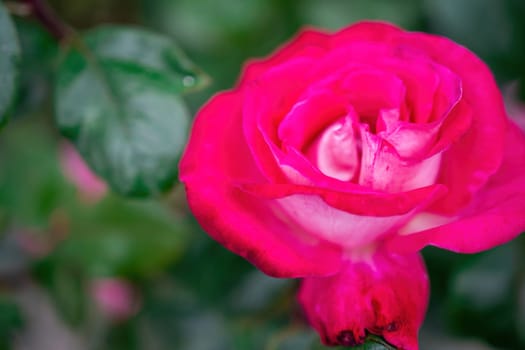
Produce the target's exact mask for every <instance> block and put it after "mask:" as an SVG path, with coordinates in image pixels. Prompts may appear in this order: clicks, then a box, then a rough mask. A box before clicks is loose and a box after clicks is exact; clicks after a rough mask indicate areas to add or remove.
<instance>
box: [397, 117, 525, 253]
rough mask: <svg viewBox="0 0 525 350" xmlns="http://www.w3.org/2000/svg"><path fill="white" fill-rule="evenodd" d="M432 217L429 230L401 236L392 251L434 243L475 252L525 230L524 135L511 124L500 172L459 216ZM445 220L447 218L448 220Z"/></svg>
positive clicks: (459, 250) (460, 250)
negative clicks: (434, 218)
mask: <svg viewBox="0 0 525 350" xmlns="http://www.w3.org/2000/svg"><path fill="white" fill-rule="evenodd" d="M444 221H445V220H444V219H443V218H441V219H440V220H437V221H435V220H433V221H432V222H430V223H429V224H428V225H432V224H434V226H436V227H433V228H432V227H429V229H428V230H426V231H422V232H416V233H412V234H407V233H408V232H405V234H406V235H404V236H398V237H396V238H394V239H393V240H392V241H391V242H389V243H388V245H389V247H390V248H389V249H391V250H392V251H401V252H405V251H417V250H420V249H422V248H423V247H424V246H426V245H433V246H437V247H441V248H445V249H449V250H452V251H455V252H461V253H476V252H480V251H483V250H485V249H489V248H492V247H494V246H497V245H500V244H503V243H505V242H507V241H509V240H511V239H513V238H514V237H516V236H517V235H519V234H520V233H521V232H523V231H525V135H524V134H523V132H522V131H521V130H519V128H518V127H517V126H516V125H514V124H512V123H511V124H510V125H509V127H508V131H507V135H506V146H505V157H504V159H503V163H502V165H501V167H500V168H499V170H498V172H497V173H496V174H494V175H493V176H491V177H490V179H489V181H488V182H487V184H486V185H485V187H484V188H483V189H482V190H481V191H480V192H479V193H478V194H477V196H476V197H475V198H474V200H473V201H472V202H471V203H470V204H469V206H467V207H466V208H465V209H464V210H463V211H462V212H460V213H459V215H457V217H456V218H451V219H450V220H448V221H452V222H451V223H448V224H445V225H442V224H443V223H444ZM445 222H446V221H445Z"/></svg>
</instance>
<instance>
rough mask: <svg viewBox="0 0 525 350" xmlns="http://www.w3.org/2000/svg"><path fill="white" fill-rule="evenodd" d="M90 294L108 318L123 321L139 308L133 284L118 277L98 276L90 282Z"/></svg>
mask: <svg viewBox="0 0 525 350" xmlns="http://www.w3.org/2000/svg"><path fill="white" fill-rule="evenodd" d="M91 295H92V298H93V300H94V301H95V303H96V305H97V307H98V309H99V310H100V311H101V312H102V313H103V314H104V315H105V316H106V317H108V318H110V319H112V320H115V321H123V320H126V319H128V318H130V317H132V316H133V315H134V314H135V313H136V312H137V311H138V309H139V300H138V296H137V293H136V291H135V290H134V289H133V286H132V285H131V284H130V283H129V282H128V281H126V280H123V279H119V278H100V279H95V280H93V281H92V282H91Z"/></svg>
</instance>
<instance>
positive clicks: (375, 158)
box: [180, 22, 525, 350]
mask: <svg viewBox="0 0 525 350" xmlns="http://www.w3.org/2000/svg"><path fill="white" fill-rule="evenodd" d="M180 177H181V180H182V181H183V182H184V183H185V185H186V190H187V197H188V202H189V205H190V207H191V209H192V211H193V212H194V214H195V216H196V217H197V220H198V221H199V222H200V224H201V225H202V227H203V228H204V229H205V230H206V231H207V232H208V233H209V234H210V235H211V236H212V237H213V238H215V239H216V240H217V241H219V242H220V243H222V244H223V245H224V246H226V247H227V248H228V249H230V250H232V251H233V252H235V253H237V254H240V255H242V256H243V257H245V258H246V259H248V260H249V261H251V262H252V263H253V264H255V265H256V266H257V267H259V268H260V269H261V270H262V271H264V272H265V273H267V274H269V275H271V276H276V277H303V278H304V280H303V283H302V286H301V289H300V291H299V301H300V303H301V305H302V307H303V309H304V311H305V314H306V316H307V318H308V320H309V321H310V323H311V324H312V325H313V327H315V328H316V329H317V331H318V332H319V333H320V335H321V338H322V340H323V342H324V343H325V344H329V345H336V344H341V345H350V346H351V345H356V344H359V343H361V342H362V341H363V340H364V337H365V334H366V333H367V332H370V333H374V334H378V335H381V336H383V337H384V338H385V339H386V340H388V341H389V342H391V343H392V344H394V345H396V346H397V347H399V348H401V349H408V350H413V349H417V348H418V345H417V332H418V329H419V326H420V324H421V322H422V320H423V317H424V314H425V309H426V304H427V298H428V280H427V275H426V272H425V267H424V264H423V262H422V259H421V258H420V256H419V253H418V252H419V250H421V249H422V248H423V247H425V246H426V245H434V246H438V247H442V248H445V249H449V250H452V251H455V252H463V253H473V252H479V251H482V250H485V249H488V248H491V247H493V246H495V245H498V244H502V243H504V242H506V241H508V240H510V239H512V238H513V237H515V236H517V235H518V234H519V233H520V232H521V231H523V230H525V137H524V135H523V133H522V131H521V130H519V129H518V128H517V127H516V126H515V125H514V124H513V123H512V122H510V121H509V120H508V119H507V117H506V115H505V110H504V106H503V102H502V97H501V94H500V92H499V90H498V87H497V86H496V83H495V81H494V78H493V76H492V74H491V72H490V71H489V69H488V68H487V66H486V65H485V64H484V63H483V62H482V61H481V60H480V59H479V58H477V57H476V56H475V55H474V54H473V53H471V52H470V51H468V50H467V49H466V48H464V47H462V46H459V45H457V44H455V43H453V42H452V41H450V40H448V39H446V38H442V37H439V36H435V35H430V34H424V33H409V32H405V31H403V30H401V29H399V28H397V27H395V26H393V25H390V24H386V23H375V22H363V23H358V24H355V25H352V26H350V27H348V28H345V29H343V30H341V31H339V32H336V33H333V34H330V33H323V32H320V31H317V30H312V29H307V30H305V31H303V32H301V33H300V34H299V35H298V36H297V37H296V38H295V39H293V40H292V41H291V42H290V43H289V44H287V45H285V46H284V47H282V48H281V49H279V50H278V51H277V52H276V53H274V54H273V55H271V56H270V57H268V58H266V59H262V60H256V61H252V62H250V63H249V64H248V65H247V66H246V68H245V70H244V72H243V74H242V77H241V79H240V81H239V83H238V84H237V86H236V87H235V89H233V90H231V91H227V92H223V93H220V94H218V95H216V96H215V97H213V98H212V99H211V101H209V102H208V104H207V105H206V106H204V108H203V109H202V110H201V111H200V112H199V114H198V115H197V118H196V120H195V123H194V126H193V129H192V132H191V136H190V141H189V144H188V146H187V149H186V151H185V154H184V157H183V159H182V161H181V164H180Z"/></svg>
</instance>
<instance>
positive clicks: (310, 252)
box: [180, 92, 341, 277]
mask: <svg viewBox="0 0 525 350" xmlns="http://www.w3.org/2000/svg"><path fill="white" fill-rule="evenodd" d="M241 116H242V114H241V97H240V95H239V93H236V92H226V93H221V94H218V95H216V96H215V97H214V98H212V99H211V100H210V102H209V103H208V104H207V105H206V106H204V107H203V109H202V110H201V111H200V112H199V113H198V115H197V118H196V120H195V122H194V126H193V131H192V134H191V136H190V140H189V143H188V145H187V148H186V151H185V153H184V155H183V158H182V160H181V163H180V179H181V181H182V182H184V184H185V185H186V191H187V198H188V203H189V205H190V207H191V209H192V211H193V213H194V214H195V217H196V219H197V221H198V222H199V223H200V224H201V225H202V227H203V229H204V230H205V231H206V232H207V233H208V234H209V235H210V236H211V237H213V238H214V239H216V240H217V241H219V242H220V243H221V244H223V245H224V246H225V247H227V248H228V249H230V250H232V251H233V252H235V253H237V254H239V255H241V256H243V257H244V258H246V259H247V260H249V261H250V262H252V263H253V264H255V265H256V266H257V267H258V268H260V269H261V270H262V271H263V272H265V273H267V274H268V275H271V276H275V277H300V276H310V275H327V274H333V273H335V272H337V271H338V269H339V267H340V264H341V249H340V248H339V247H336V246H335V245H333V244H329V243H327V242H324V241H321V240H319V239H313V238H312V237H301V236H300V235H295V234H294V232H293V230H291V228H290V226H289V223H287V222H286V221H285V220H282V219H281V218H280V217H279V213H275V212H274V211H272V209H271V208H270V206H268V205H267V203H265V200H264V199H260V198H254V197H253V196H252V195H250V194H248V193H246V192H245V191H241V190H239V189H238V188H237V187H235V186H233V183H232V178H235V179H241V180H242V179H250V181H263V179H264V177H263V175H262V174H261V173H260V171H259V170H258V168H257V166H256V164H255V163H254V161H253V159H252V157H251V154H250V152H249V149H248V147H247V145H246V143H245V142H246V141H245V139H244V138H243V133H242V129H241V127H242V126H241ZM231 135H235V136H236V137H231ZM224 150H235V153H234V154H233V155H232V153H231V152H224ZM317 261H323V264H318V263H317Z"/></svg>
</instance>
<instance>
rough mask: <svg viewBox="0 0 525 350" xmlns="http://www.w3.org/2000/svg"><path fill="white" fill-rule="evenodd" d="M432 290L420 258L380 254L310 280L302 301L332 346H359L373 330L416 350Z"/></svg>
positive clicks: (407, 349)
mask: <svg viewBox="0 0 525 350" xmlns="http://www.w3.org/2000/svg"><path fill="white" fill-rule="evenodd" d="M428 293H429V286H428V278H427V274H426V271H425V267H424V264H423V260H422V259H421V257H420V256H419V255H418V254H411V255H394V254H393V255H386V254H384V253H380V252H379V253H377V254H375V255H374V256H373V257H372V258H371V259H370V260H369V261H360V262H354V263H353V262H348V263H347V265H346V267H345V268H344V270H342V271H341V272H340V273H339V274H337V275H334V276H331V277H325V278H306V279H304V280H303V283H302V285H301V289H300V290H299V295H298V298H299V302H300V304H301V305H302V307H303V309H304V311H305V313H306V316H307V318H308V320H309V322H310V323H311V324H312V326H313V327H314V328H316V329H317V331H318V332H319V333H320V334H321V339H322V340H323V343H325V344H326V345H345V346H356V345H358V344H361V343H363V341H364V339H365V335H366V333H367V332H370V333H373V334H377V335H381V336H383V337H384V338H385V339H386V340H387V341H388V342H390V343H392V344H394V345H396V346H397V347H399V348H400V349H403V350H416V349H417V348H418V345H417V333H418V330H419V327H420V325H421V323H422V322H423V318H424V315H425V311H426V307H427V300H428Z"/></svg>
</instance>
